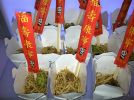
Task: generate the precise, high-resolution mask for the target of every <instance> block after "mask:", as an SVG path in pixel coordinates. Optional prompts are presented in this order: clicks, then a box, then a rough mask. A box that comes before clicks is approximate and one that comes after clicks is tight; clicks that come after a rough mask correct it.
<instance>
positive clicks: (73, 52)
mask: <svg viewBox="0 0 134 100" xmlns="http://www.w3.org/2000/svg"><path fill="white" fill-rule="evenodd" d="M76 52H77V49H73V48H71V47H67V54H73V55H74V54H76Z"/></svg>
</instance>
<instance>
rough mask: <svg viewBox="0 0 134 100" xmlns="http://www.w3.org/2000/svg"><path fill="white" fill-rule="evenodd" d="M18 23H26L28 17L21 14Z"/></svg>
mask: <svg viewBox="0 0 134 100" xmlns="http://www.w3.org/2000/svg"><path fill="white" fill-rule="evenodd" d="M20 21H21V22H22V23H23V22H28V17H27V16H26V15H24V14H22V15H21V16H20Z"/></svg>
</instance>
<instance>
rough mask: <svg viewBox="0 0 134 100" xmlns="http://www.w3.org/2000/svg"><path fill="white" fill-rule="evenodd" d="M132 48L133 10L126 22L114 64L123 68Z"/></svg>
mask: <svg viewBox="0 0 134 100" xmlns="http://www.w3.org/2000/svg"><path fill="white" fill-rule="evenodd" d="M133 48H134V11H133V13H132V16H131V19H130V22H129V24H128V27H127V30H126V33H125V36H124V40H123V43H122V45H121V48H120V50H119V52H118V55H117V57H116V59H115V62H114V63H115V64H117V65H118V66H119V67H121V68H125V66H126V64H127V63H128V60H129V57H130V55H131V53H132V51H133Z"/></svg>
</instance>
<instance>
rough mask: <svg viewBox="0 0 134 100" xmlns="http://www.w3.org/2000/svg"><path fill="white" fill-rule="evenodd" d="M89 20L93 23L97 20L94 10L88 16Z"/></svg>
mask: <svg viewBox="0 0 134 100" xmlns="http://www.w3.org/2000/svg"><path fill="white" fill-rule="evenodd" d="M87 17H88V19H90V20H91V22H93V20H94V19H95V18H96V13H95V11H94V10H92V11H91V12H89V14H88V15H87Z"/></svg>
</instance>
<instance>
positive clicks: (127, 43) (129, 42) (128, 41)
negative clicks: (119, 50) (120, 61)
mask: <svg viewBox="0 0 134 100" xmlns="http://www.w3.org/2000/svg"><path fill="white" fill-rule="evenodd" d="M133 41H134V40H132V39H126V41H125V45H126V48H128V47H129V46H132V45H133Z"/></svg>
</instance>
